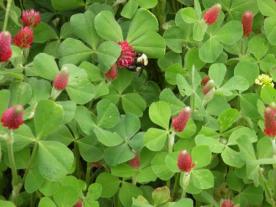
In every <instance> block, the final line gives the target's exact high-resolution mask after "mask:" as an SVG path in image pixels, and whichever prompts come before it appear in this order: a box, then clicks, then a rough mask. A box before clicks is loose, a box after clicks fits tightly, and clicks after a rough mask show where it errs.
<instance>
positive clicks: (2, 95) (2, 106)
mask: <svg viewBox="0 0 276 207" xmlns="http://www.w3.org/2000/svg"><path fill="white" fill-rule="evenodd" d="M0 100H1V102H0V113H1V114H2V113H3V112H4V111H5V110H6V109H7V108H8V106H9V101H10V91H9V90H5V89H2V90H0Z"/></svg>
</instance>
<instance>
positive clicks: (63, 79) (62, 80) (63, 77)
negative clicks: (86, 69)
mask: <svg viewBox="0 0 276 207" xmlns="http://www.w3.org/2000/svg"><path fill="white" fill-rule="evenodd" d="M68 81H69V74H68V72H67V71H60V72H59V73H58V74H57V75H56V77H55V80H54V82H53V86H54V88H55V89H56V90H58V91H62V90H64V89H65V88H66V87H67V85H68Z"/></svg>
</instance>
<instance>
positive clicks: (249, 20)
mask: <svg viewBox="0 0 276 207" xmlns="http://www.w3.org/2000/svg"><path fill="white" fill-rule="evenodd" d="M252 26H253V13H252V12H251V11H247V12H244V14H243V15H242V27H243V36H244V37H248V36H249V35H250V33H251V32H252Z"/></svg>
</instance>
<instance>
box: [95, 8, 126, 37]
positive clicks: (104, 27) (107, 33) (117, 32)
mask: <svg viewBox="0 0 276 207" xmlns="http://www.w3.org/2000/svg"><path fill="white" fill-rule="evenodd" d="M94 23H95V28H96V31H97V33H98V35H99V36H100V37H101V38H103V39H105V40H110V41H114V42H119V41H122V40H123V34H122V30H121V27H120V25H119V24H118V23H117V22H116V20H115V19H114V16H113V14H112V12H110V11H102V12H100V13H99V14H97V16H96V17H95V21H94ZM111 31H112V32H111Z"/></svg>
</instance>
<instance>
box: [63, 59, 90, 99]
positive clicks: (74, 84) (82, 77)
mask: <svg viewBox="0 0 276 207" xmlns="http://www.w3.org/2000/svg"><path fill="white" fill-rule="evenodd" d="M63 69H64V70H66V71H68V73H69V81H68V86H67V87H66V91H67V93H68V95H69V97H70V98H71V100H72V101H74V102H75V103H77V104H85V103H87V102H89V101H90V100H91V99H93V98H94V97H95V93H94V85H93V84H91V83H90V81H89V79H88V76H87V73H86V72H85V70H84V69H82V68H79V67H77V66H75V65H72V64H66V65H63Z"/></svg>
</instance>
